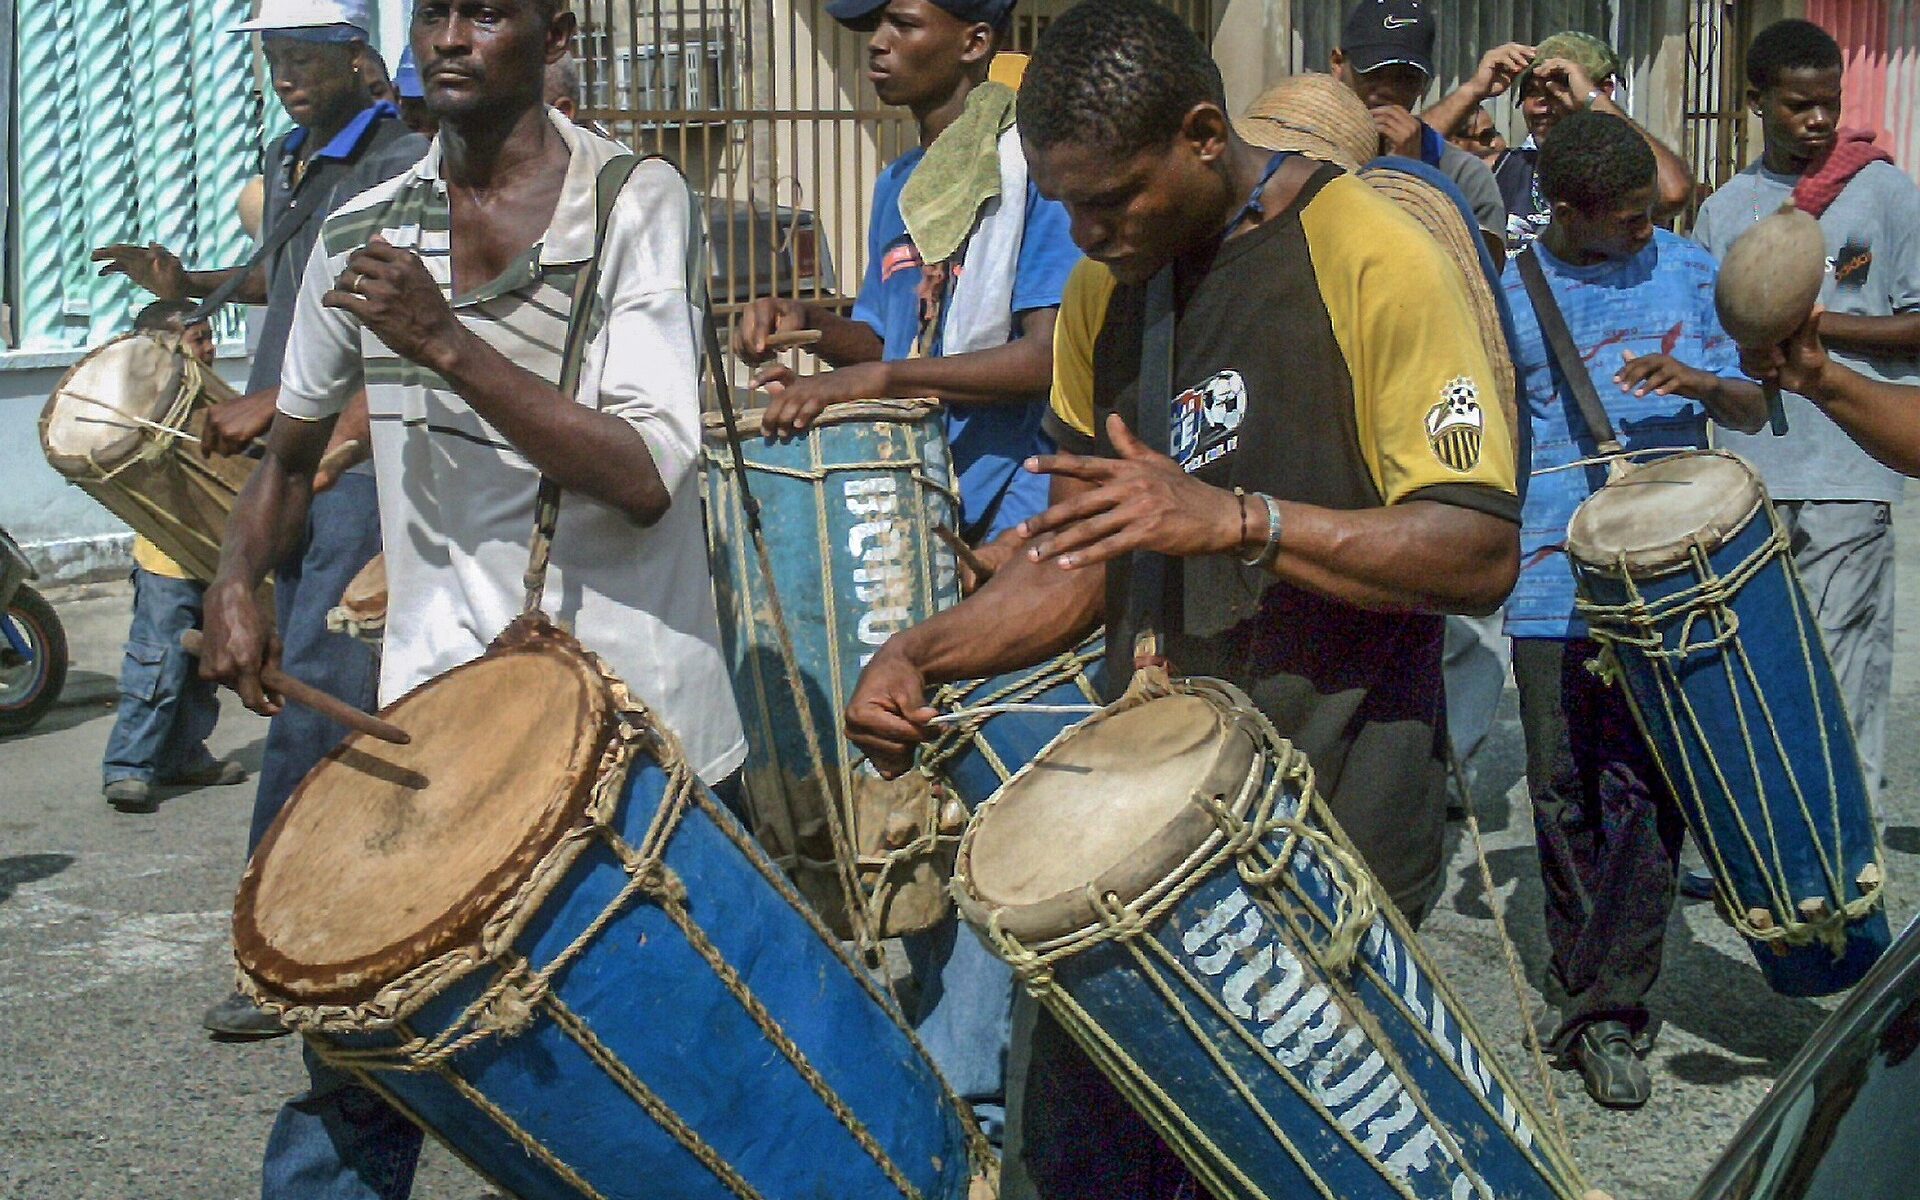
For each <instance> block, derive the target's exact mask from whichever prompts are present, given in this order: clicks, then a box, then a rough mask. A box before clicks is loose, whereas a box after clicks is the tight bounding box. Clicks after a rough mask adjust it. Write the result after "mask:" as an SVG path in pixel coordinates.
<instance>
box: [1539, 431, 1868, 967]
mask: <svg viewBox="0 0 1920 1200" xmlns="http://www.w3.org/2000/svg"><path fill="white" fill-rule="evenodd" d="M1567 556H1568V558H1569V559H1570V560H1571V561H1572V563H1573V572H1574V578H1575V581H1576V582H1577V584H1578V587H1579V595H1580V602H1579V612H1580V615H1581V616H1582V617H1583V618H1585V620H1586V622H1587V627H1588V629H1589V631H1590V636H1591V637H1592V638H1593V640H1595V641H1596V642H1599V643H1600V644H1601V645H1602V646H1604V647H1605V648H1606V651H1605V663H1606V667H1607V669H1608V670H1609V671H1610V672H1611V673H1612V674H1613V675H1614V677H1615V678H1616V679H1617V680H1618V682H1619V683H1620V684H1621V685H1622V686H1623V687H1625V688H1626V692H1627V696H1628V698H1629V700H1630V701H1631V702H1632V706H1633V711H1634V715H1635V717H1636V718H1637V719H1638V721H1639V723H1640V726H1641V729H1642V730H1643V731H1644V732H1645V733H1646V736H1647V741H1648V742H1649V744H1650V745H1651V746H1652V748H1653V751H1654V754H1655V756H1656V757H1657V758H1658V759H1659V761H1660V766H1661V769H1662V771H1663V772H1664V773H1665V775H1666V778H1667V783H1668V784H1669V785H1670V786H1671V788H1672V789H1673V793H1674V795H1675V796H1676V797H1677V798H1678V799H1679V802H1680V805H1681V807H1682V808H1683V809H1684V810H1685V812H1686V817H1687V824H1688V826H1689V829H1690V831H1691V833H1692V834H1693V836H1694V839H1695V840H1696V841H1697V842H1698V844H1699V846H1700V849H1701V852H1702V853H1703V854H1704V855H1705V857H1706V860H1707V866H1708V868H1709V869H1710V870H1711V871H1712V872H1713V876H1714V880H1715V882H1716V883H1717V885H1718V891H1719V895H1720V905H1721V908H1722V910H1723V911H1724V912H1726V913H1727V914H1728V915H1729V916H1730V917H1731V918H1732V920H1733V923H1734V925H1735V927H1736V928H1738V929H1739V931H1740V933H1741V934H1742V935H1744V936H1745V937H1746V939H1747V941H1748V942H1749V943H1750V944H1751V945H1752V947H1753V951H1754V955H1755V957H1756V958H1757V960H1758V962H1759V964H1760V971H1761V973H1762V974H1763V975H1765V976H1766V979H1767V983H1768V984H1769V985H1770V986H1771V987H1772V988H1773V989H1774V990H1775V991H1777V992H1780V993H1783V994H1785V995H1789V996H1820V995H1826V994H1828V993H1831V992H1837V991H1840V990H1842V989H1844V988H1848V987H1851V986H1852V985H1853V984H1855V983H1857V982H1859V980H1860V978H1861V977H1862V976H1863V975H1865V974H1866V972H1867V969H1868V968H1869V967H1871V966H1872V965H1873V963H1874V960H1875V959H1877V958H1879V957H1880V955H1881V954H1882V953H1883V952H1884V951H1885V950H1886V948H1887V946H1888V944H1889V942H1890V941H1891V933H1890V931H1889V929H1888V926H1887V914H1886V906H1885V902H1884V894H1883V890H1882V889H1883V885H1884V876H1883V875H1882V870H1883V868H1882V866H1881V861H1882V859H1881V855H1880V848H1879V842H1878V838H1877V835H1876V832H1875V827H1874V820H1873V809H1872V805H1871V804H1870V802H1869V798H1868V796H1867V788H1866V782H1865V777H1864V774H1863V772H1862V771H1861V769H1860V756H1859V753H1858V751H1857V750H1856V749H1855V747H1854V740H1853V730H1852V727H1851V726H1850V725H1849V724H1848V723H1847V714H1846V710H1845V708H1844V707H1843V706H1842V703H1841V699H1840V689H1839V687H1838V685H1837V684H1836V683H1835V682H1834V676H1833V667H1832V665H1831V664H1830V663H1829V662H1828V660H1827V651H1826V647H1825V646H1824V645H1823V644H1822V642H1821V640H1820V631H1819V629H1818V627H1817V626H1816V625H1815V624H1814V619H1813V612H1812V610H1811V609H1810V608H1809V606H1808V604H1807V597H1806V595H1805V593H1804V592H1803V591H1802V590H1801V587H1800V578H1799V576H1798V574H1797V573H1795V571H1794V569H1793V560H1792V557H1791V556H1790V555H1789V554H1788V550H1787V537H1786V531H1785V530H1784V529H1783V528H1782V526H1781V525H1780V521H1779V518H1778V517H1777V516H1776V515H1775V514H1774V511H1773V505H1772V504H1770V503H1768V501H1767V494H1766V490H1765V488H1764V487H1763V486H1762V485H1761V482H1760V477H1759V476H1758V475H1757V474H1755V473H1754V470H1753V468H1752V467H1750V466H1748V465H1747V464H1746V462H1745V461H1743V460H1742V459H1740V458H1738V457H1736V456H1735V455H1732V454H1728V453H1725V452H1724V451H1689V452H1685V453H1681V454H1675V455H1673V456H1671V457H1669V458H1663V459H1660V460H1659V461H1657V462H1652V463H1649V464H1647V465H1645V466H1638V467H1629V468H1627V469H1625V470H1623V471H1621V472H1620V473H1619V474H1617V475H1616V476H1615V477H1614V478H1612V479H1610V480H1608V482H1607V484H1606V485H1605V486H1604V487H1602V488H1601V489H1600V490H1599V491H1597V492H1595V493H1594V494H1593V495H1592V496H1590V497H1588V498H1587V500H1586V501H1585V502H1584V503H1583V504H1581V506H1580V508H1579V510H1578V511H1576V512H1575V513H1574V516H1573V521H1572V523H1571V525H1569V527H1568V530H1567Z"/></svg>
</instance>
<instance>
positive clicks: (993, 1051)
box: [734, 0, 1080, 1138]
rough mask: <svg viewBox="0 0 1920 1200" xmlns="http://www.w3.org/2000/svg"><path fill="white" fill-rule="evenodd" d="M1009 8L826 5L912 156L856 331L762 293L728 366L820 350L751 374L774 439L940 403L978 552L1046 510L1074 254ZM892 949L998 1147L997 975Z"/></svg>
mask: <svg viewBox="0 0 1920 1200" xmlns="http://www.w3.org/2000/svg"><path fill="white" fill-rule="evenodd" d="M1013 8H1014V0H834V2H833V3H831V4H829V5H828V6H827V11H828V12H830V13H832V14H833V16H834V17H835V18H836V19H838V20H839V21H841V22H842V23H844V24H846V25H847V26H849V27H850V28H853V29H856V30H860V31H864V32H870V33H871V38H870V40H869V42H868V45H867V61H868V77H869V78H870V79H871V80H872V81H873V86H874V89H875V91H876V92H878V94H879V97H880V99H881V101H882V102H883V103H886V104H889V105H894V106H898V107H902V108H905V109H907V110H908V111H910V112H911V113H912V114H913V117H914V122H915V125H916V127H917V129H918V132H919V145H918V146H917V147H915V148H914V149H912V150H909V151H908V152H907V153H906V154H904V155H902V156H901V157H900V158H899V159H897V160H895V161H894V162H893V163H892V164H890V165H889V166H887V167H886V168H885V169H884V170H883V171H882V172H881V174H880V178H879V180H878V182H877V183H876V185H875V189H874V196H873V216H872V220H871V223H870V225H869V234H868V245H867V273H866V278H865V279H864V280H863V281H862V283H861V286H860V296H859V300H858V302H857V303H856V305H855V306H854V309H853V315H852V317H851V318H850V319H849V318H846V317H841V316H839V315H837V314H836V313H834V312H832V311H829V310H827V309H825V308H822V307H821V306H819V305H817V304H812V303H808V302H805V301H801V300H779V299H761V300H757V301H755V302H754V303H753V305H751V306H750V307H749V308H748V309H747V311H746V312H745V313H744V314H743V315H742V317H741V321H740V325H739V328H738V329H737V331H736V333H735V337H734V346H735V349H736V350H737V351H738V352H739V353H740V355H741V357H742V358H744V359H745V360H746V361H748V362H752V363H760V362H764V361H766V360H767V359H768V358H769V357H770V354H771V351H770V350H769V349H768V344H767V338H768V336H769V335H771V334H774V333H783V332H788V331H792V330H802V329H816V330H819V331H820V333H821V335H822V337H821V340H820V342H819V343H818V345H816V346H815V347H814V350H815V352H816V353H818V354H819V355H820V356H821V357H823V358H825V359H826V360H827V361H828V362H830V363H832V364H834V365H835V366H836V367H837V368H838V369H837V370H834V371H830V372H825V373H822V374H817V375H812V376H808V377H806V378H796V377H795V376H794V375H793V373H792V372H791V371H790V370H788V369H787V368H786V367H784V366H778V365H776V366H773V367H770V368H768V369H767V370H764V371H762V372H761V374H760V376H759V378H758V380H757V382H758V383H759V384H760V385H761V386H763V387H765V388H766V389H767V390H768V392H769V393H770V394H771V396H772V399H771V401H770V402H769V404H768V406H767V408H766V413H765V417H764V421H763V428H764V429H765V430H766V431H767V432H769V433H773V434H780V435H791V434H794V433H797V432H799V431H801V430H804V429H805V428H807V426H808V425H809V424H810V423H811V422H812V421H813V419H814V418H815V417H816V416H818V414H819V412H820V410H821V409H822V408H824V407H825V406H826V405H828V404H832V403H835V402H838V401H844V400H861V399H869V398H883V397H892V398H898V399H914V398H919V397H926V396H932V397H937V398H938V399H940V400H941V401H942V402H943V403H944V404H945V405H946V413H945V422H944V424H945V427H946V432H947V437H948V440H949V443H950V446H949V450H950V453H951V455H952V461H953V471H954V475H955V477H956V478H957V480H958V482H959V485H960V502H961V528H960V530H959V533H960V534H961V536H963V537H964V538H966V539H967V540H968V541H969V542H975V543H978V542H983V541H988V540H991V539H993V538H996V537H998V536H1000V535H1001V534H1003V533H1005V532H1007V531H1009V530H1011V529H1013V528H1014V527H1015V526H1017V525H1018V524H1019V523H1020V522H1021V521H1023V520H1025V519H1026V518H1028V517H1030V516H1033V515H1035V514H1037V513H1038V512H1039V511H1040V510H1041V509H1043V508H1045V507H1046V498H1047V495H1046V481H1045V480H1043V479H1041V478H1039V477H1038V476H1035V475H1030V474H1028V473H1026V472H1024V471H1022V470H1020V464H1021V463H1022V462H1023V461H1025V460H1026V459H1028V458H1030V457H1032V456H1033V455H1036V454H1045V453H1047V452H1048V451H1050V450H1052V449H1053V443H1052V442H1051V441H1049V440H1048V438H1047V436H1046V435H1045V434H1044V433H1043V432H1042V431H1041V420H1042V418H1043V417H1044V416H1045V414H1046V390H1047V385H1048V382H1049V380H1050V379H1051V378H1052V372H1053V326H1054V315H1055V313H1056V311H1057V310H1058V306H1059V304H1060V294H1061V291H1062V289H1063V288H1064V287H1065V286H1066V281H1067V275H1068V274H1069V272H1071V271H1072V269H1073V265H1074V264H1075V263H1076V262H1078V261H1079V260H1080V252H1079V250H1078V249H1077V248H1075V246H1074V244H1073V239H1072V238H1071V236H1070V235H1069V233H1068V230H1067V215H1066V212H1065V210H1063V209H1062V208H1061V207H1060V205H1059V204H1057V203H1055V202H1053V201H1051V200H1048V199H1046V198H1044V197H1043V196H1041V194H1040V192H1039V190H1038V189H1037V188H1036V187H1035V186H1034V185H1033V184H1032V183H1031V182H1030V181H1028V178H1027V177H1028V169H1027V163H1026V159H1025V157H1024V155H1023V154H1022V152H1021V149H1020V146H1019V141H1018V139H1017V138H1016V137H1014V136H1012V134H1011V133H1010V127H1011V125H1012V123H1013V104H1014V93H1013V91H1012V89H1010V88H1008V87H1006V86H1004V85H1002V84H998V83H989V82H988V79H987V71H988V67H989V65H990V64H991V63H992V61H993V57H994V55H995V53H996V52H997V51H998V50H999V49H1000V47H1001V46H1003V45H1004V44H1005V42H1006V39H1007V35H1008V32H1009V30H1010V27H1011V23H1012V20H1013ZM1013 185H1017V187H1018V190H1017V192H1012V191H1009V188H1010V186H1013ZM1003 193H1004V194H1003ZM956 200H958V201H959V202H958V203H955V201H956ZM987 554H988V556H989V557H990V558H993V557H997V555H996V552H995V551H993V550H989V551H988V552H987ZM906 944H907V950H908V955H909V959H910V961H911V962H912V963H913V967H914V974H915V976H916V979H917V980H918V983H917V990H918V992H919V997H918V1001H917V1003H916V1006H915V1007H917V1009H918V1011H916V1012H914V1013H913V1014H912V1015H913V1016H914V1018H915V1026H916V1028H917V1029H918V1032H919V1034H920V1036H921V1038H922V1039H923V1040H924V1042H925V1043H926V1045H927V1047H928V1050H929V1051H930V1052H931V1053H932V1054H933V1056H934V1059H935V1061H936V1062H938V1063H939V1064H940V1066H941V1069H942V1070H943V1071H945V1072H946V1074H947V1077H948V1079H949V1081H950V1082H951V1083H952V1084H953V1085H954V1087H955V1088H957V1089H958V1090H959V1092H960V1094H961V1095H962V1096H964V1097H966V1098H967V1099H968V1100H970V1101H972V1102H973V1103H974V1105H975V1107H976V1110H977V1111H979V1113H980V1115H981V1118H982V1121H983V1123H984V1124H985V1126H986V1127H987V1129H988V1131H989V1134H990V1135H992V1136H995V1137H996V1138H997V1136H998V1133H999V1129H1000V1125H1001V1123H1002V1112H1001V1109H1002V1106H1003V1104H1004V1095H1005V1080H1004V1073H1005V1061H1006V1043H1007V1036H1008V1022H1009V1012H1010V1007H1011V1004H1012V998H1013V979H1012V976H1011V975H1010V974H1009V973H1008V971H1007V969H1006V968H1005V966H1003V965H1002V964H1001V963H1000V962H999V961H998V960H997V959H995V958H993V956H992V955H991V954H989V953H988V952H987V951H986V949H985V948H984V947H983V946H981V945H980V943H979V940H978V939H977V938H976V937H975V936H974V935H973V933H972V932H971V931H969V930H966V929H964V928H962V926H961V924H960V921H959V919H958V918H957V917H949V918H948V919H947V920H946V921H945V922H943V923H942V924H941V925H940V926H939V927H937V928H935V929H933V930H930V931H928V932H926V933H924V934H919V935H915V936H913V937H910V938H908V939H907V943H906Z"/></svg>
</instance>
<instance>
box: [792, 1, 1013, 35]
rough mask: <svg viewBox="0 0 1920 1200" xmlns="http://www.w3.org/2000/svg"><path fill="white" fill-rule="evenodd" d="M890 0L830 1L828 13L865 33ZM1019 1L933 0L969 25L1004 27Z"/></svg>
mask: <svg viewBox="0 0 1920 1200" xmlns="http://www.w3.org/2000/svg"><path fill="white" fill-rule="evenodd" d="M888 2H889V0H830V2H829V3H828V5H827V14H828V15H829V16H831V17H832V18H833V19H834V20H836V21H838V22H840V23H841V24H842V25H845V26H846V27H847V28H849V29H857V30H859V31H860V32H862V33H866V32H868V31H870V30H872V29H873V28H874V27H875V26H877V25H878V24H879V23H880V17H881V15H882V14H883V13H884V12H885V11H886V7H887V4H888ZM1015 2H1016V0H933V4H934V6H935V7H936V8H939V9H941V10H942V11H944V12H945V13H946V14H947V15H948V16H951V17H953V18H954V19H956V20H959V21H965V22H966V23H967V24H969V25H991V26H992V27H993V28H995V29H1000V30H1004V29H1005V28H1006V26H1007V22H1009V21H1011V20H1012V19H1013V6H1014V4H1015Z"/></svg>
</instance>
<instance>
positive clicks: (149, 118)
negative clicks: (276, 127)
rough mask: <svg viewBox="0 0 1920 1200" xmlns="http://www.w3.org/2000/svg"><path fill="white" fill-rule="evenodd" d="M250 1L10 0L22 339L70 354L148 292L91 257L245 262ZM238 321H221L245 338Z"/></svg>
mask: <svg viewBox="0 0 1920 1200" xmlns="http://www.w3.org/2000/svg"><path fill="white" fill-rule="evenodd" d="M251 12H252V7H251V5H250V3H249V0H28V2H26V3H21V4H18V5H16V6H14V30H13V32H14V39H13V45H14V57H13V63H12V69H13V73H14V80H15V97H16V103H15V108H14V118H15V134H14V139H15V140H14V144H13V156H14V163H13V166H14V169H13V171H12V172H11V177H12V180H13V196H12V205H11V212H12V221H11V229H10V231H9V239H10V249H11V253H10V254H9V256H8V261H9V264H10V267H11V270H10V271H9V276H10V278H9V280H8V291H9V294H10V297H11V300H12V310H13V314H14V322H13V325H14V328H13V331H12V332H13V340H14V343H15V345H17V346H18V347H20V348H22V349H28V350H65V349H73V348H78V347H82V346H87V345H91V344H94V343H98V342H100V341H103V340H105V339H106V338H108V337H111V336H113V335H115V334H118V333H121V332H124V331H125V330H126V329H127V328H128V326H129V325H130V324H131V323H132V318H133V314H134V313H135V312H137V311H138V310H139V308H140V307H141V306H142V305H143V304H144V303H145V301H147V300H149V299H151V297H149V296H147V295H146V294H145V293H144V292H140V291H139V290H138V289H136V288H135V287H133V285H132V284H131V283H129V282H128V281H127V280H126V279H124V278H123V277H118V276H112V277H105V278H103V277H101V276H99V275H98V274H96V273H95V271H94V269H93V265H92V264H91V263H90V262H89V261H88V255H89V254H90V253H91V251H92V250H93V249H94V248H95V247H97V246H101V245H105V244H107V243H110V242H138V243H146V242H159V243H161V244H163V245H165V246H167V247H168V248H169V249H172V250H173V251H174V252H175V253H177V254H179V255H180V256H181V258H182V259H183V260H184V261H185V262H186V263H187V265H188V266H189V267H195V268H218V267H226V266H233V265H236V264H239V263H242V262H245V261H246V258H247V255H248V253H249V251H250V250H251V246H252V243H251V241H250V240H249V238H248V237H247V234H246V231H245V230H244V229H242V228H241V226H240V221H239V217H238V213H237V209H236V206H235V201H236V199H237V198H238V196H239V194H240V190H241V188H242V186H243V185H244V184H245V182H246V180H247V179H248V177H250V176H252V175H254V174H256V173H257V172H258V171H259V163H260V150H259V147H260V139H261V99H260V93H259V89H258V85H257V82H256V76H255V73H254V69H253V57H252V48H251V46H250V45H249V39H247V38H245V37H242V36H238V35H235V34H232V33H229V32H228V30H229V29H231V28H232V27H233V26H234V25H236V24H239V23H240V22H242V21H245V20H246V19H247V18H248V17H249V16H250V15H251ZM238 330H239V326H238V318H237V317H236V316H234V315H232V314H228V315H225V316H223V317H222V318H221V327H220V329H219V332H220V333H221V334H222V336H235V335H237V333H238Z"/></svg>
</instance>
